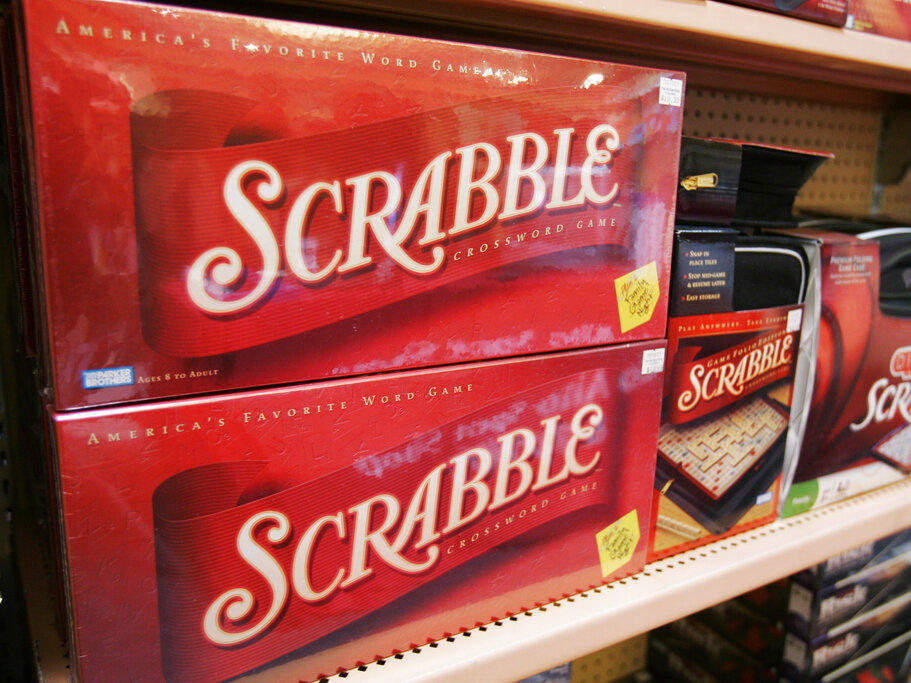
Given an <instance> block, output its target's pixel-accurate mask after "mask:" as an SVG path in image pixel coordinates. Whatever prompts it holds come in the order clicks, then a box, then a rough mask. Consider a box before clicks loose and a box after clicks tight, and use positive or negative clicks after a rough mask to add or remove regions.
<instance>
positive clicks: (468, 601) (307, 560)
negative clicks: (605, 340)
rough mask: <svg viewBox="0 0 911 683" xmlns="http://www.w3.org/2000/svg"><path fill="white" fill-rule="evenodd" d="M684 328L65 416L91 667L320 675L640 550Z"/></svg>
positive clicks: (70, 534)
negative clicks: (672, 346) (668, 363)
mask: <svg viewBox="0 0 911 683" xmlns="http://www.w3.org/2000/svg"><path fill="white" fill-rule="evenodd" d="M664 351H665V342H664V340H655V341H647V342H636V343H633V344H624V345H616V346H611V347H602V348H598V349H589V350H581V351H570V352H558V353H553V354H546V355H538V356H529V357H524V358H521V359H507V360H497V361H487V362H481V363H473V364H462V365H452V366H447V367H445V368H437V369H421V370H410V371H404V372H398V373H386V374H381V375H371V376H365V377H361V378H353V379H341V380H333V381H328V382H322V383H308V384H302V385H296V386H290V387H285V388H277V389H267V390H259V391H254V392H237V393H232V394H222V395H218V396H212V397H205V398H189V399H180V400H176V401H158V402H152V403H146V404H141V405H137V406H132V407H130V406H126V407H117V408H103V409H93V410H88V411H76V412H69V413H57V414H54V415H53V428H54V433H55V439H56V462H57V467H58V470H59V488H60V498H61V504H62V523H63V537H64V541H65V549H66V566H67V567H68V577H67V581H68V592H69V595H70V596H71V598H70V599H71V622H72V629H73V633H72V641H71V642H72V645H73V647H74V650H75V656H74V657H73V661H74V662H75V663H76V664H77V665H78V669H79V671H78V673H79V675H80V678H81V679H84V680H121V679H122V678H123V676H124V672H129V678H130V679H131V680H136V681H154V680H161V679H162V678H165V679H167V680H179V681H186V680H194V681H195V680H224V679H229V678H230V679H232V680H235V677H238V676H242V675H243V676H252V677H254V678H255V677H257V676H258V677H259V679H260V680H268V681H275V680H313V679H315V678H317V677H319V675H321V674H333V673H335V672H336V671H337V670H339V669H346V668H350V667H353V666H356V665H358V664H359V663H362V662H369V661H373V660H374V659H376V658H380V657H387V656H392V654H393V653H394V652H396V651H401V650H407V649H410V648H413V647H416V646H419V645H421V644H423V643H426V642H427V641H429V640H433V639H437V638H442V637H444V636H447V635H450V634H454V633H458V632H459V631H461V630H463V629H467V628H473V627H474V626H476V625H479V624H484V623H487V622H490V621H492V620H495V619H500V618H505V617H506V616H508V615H511V614H514V613H518V612H522V611H525V610H528V609H532V608H534V607H535V606H537V605H540V604H543V603H547V602H549V601H552V600H555V599H559V598H562V597H564V596H567V595H571V594H573V593H576V592H578V591H580V590H587V589H589V588H591V587H594V586H598V585H600V584H602V583H604V582H607V581H611V580H614V579H617V578H620V577H624V576H627V575H630V574H633V573H635V572H637V571H640V570H641V568H642V567H643V564H644V561H645V554H646V544H647V536H648V529H649V522H650V520H649V515H650V511H651V492H652V485H653V481H654V463H655V446H656V438H657V431H658V413H659V406H660V400H661V385H662V370H663V361H664Z"/></svg>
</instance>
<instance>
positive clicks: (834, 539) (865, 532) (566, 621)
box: [329, 479, 911, 683]
mask: <svg viewBox="0 0 911 683" xmlns="http://www.w3.org/2000/svg"><path fill="white" fill-rule="evenodd" d="M909 526H911V479H906V480H904V481H901V482H898V483H897V484H893V485H892V486H889V487H886V488H884V489H880V490H878V491H874V492H871V493H868V494H865V495H862V496H858V497H857V498H853V499H851V500H848V501H844V502H842V503H838V504H835V505H832V506H830V507H827V508H822V509H820V510H818V511H812V512H809V513H806V514H804V515H800V516H798V517H792V518H791V519H788V520H782V521H778V522H775V523H773V524H770V525H767V526H764V527H761V528H759V529H756V530H754V531H750V532H747V533H744V534H740V535H738V536H734V537H731V538H729V539H726V540H724V541H719V542H717V543H714V544H712V545H709V546H705V547H703V548H699V549H697V550H694V551H691V552H687V553H682V554H680V555H676V556H674V557H672V558H668V559H667V560H662V561H660V562H656V563H653V564H651V565H648V566H647V567H646V569H645V571H644V572H643V573H641V574H637V575H636V576H634V577H631V578H629V579H625V580H623V581H620V582H617V583H614V584H611V585H610V586H605V587H602V588H599V589H596V590H593V591H586V592H585V593H581V594H579V595H577V596H574V597H573V598H569V599H564V600H560V601H558V602H557V603H552V604H551V605H545V606H544V607H543V608H538V609H535V610H532V611H530V612H525V613H523V614H520V615H518V616H517V617H514V618H513V619H505V620H503V621H502V622H498V623H499V624H501V625H496V624H489V625H487V626H484V627H480V628H475V629H472V630H470V631H467V632H466V633H467V634H469V635H466V633H463V634H460V635H458V636H454V637H452V638H450V639H444V640H441V641H438V642H437V643H435V644H434V645H428V646H424V647H421V648H419V650H420V651H419V652H415V651H411V652H407V653H405V654H403V655H401V658H400V659H396V658H390V659H387V660H385V662H384V664H378V663H373V664H370V665H368V666H366V667H363V670H359V669H354V670H351V671H349V672H346V673H345V674H340V675H336V676H333V677H332V678H331V679H329V680H330V681H331V683H342V681H345V683H386V682H393V681H395V682H398V681H421V682H429V681H485V683H493V682H495V681H515V680H518V679H521V678H523V677H525V676H530V675H532V674H535V673H538V672H540V671H544V670H546V669H548V668H550V667H553V666H556V665H557V664H560V663H562V662H565V661H569V660H572V659H576V658H578V657H581V656H584V655H586V654H589V653H591V652H594V651H595V650H598V649H600V648H604V647H607V646H609V645H612V644H615V643H619V642H621V641H624V640H626V639H627V638H630V637H633V636H635V635H637V634H639V633H643V632H645V631H648V630H650V629H652V628H656V627H658V626H661V625H663V624H665V623H667V622H669V621H673V620H674V619H677V618H679V617H682V616H685V615H687V614H691V613H693V612H696V611H698V610H700V609H702V608H704V607H708V606H710V605H713V604H715V603H718V602H721V601H723V600H727V599H729V598H731V597H734V596H735V595H739V594H741V593H744V592H746V591H748V590H751V589H753V588H756V587H758V586H761V585H764V584H766V583H769V582H771V581H774V580H776V579H779V578H782V577H784V576H788V575H789V574H792V573H794V572H796V571H799V570H801V569H803V568H805V567H808V566H810V565H812V564H816V563H818V562H821V561H822V560H824V559H825V558H827V557H829V556H831V555H834V554H836V553H839V552H841V551H843V550H847V549H849V548H852V547H854V546H857V545H860V544H861V543H864V542H866V541H871V540H874V539H876V538H879V537H881V536H885V535H887V534H890V533H894V532H896V531H900V530H901V529H903V528H906V527H909ZM482 629H483V630H482Z"/></svg>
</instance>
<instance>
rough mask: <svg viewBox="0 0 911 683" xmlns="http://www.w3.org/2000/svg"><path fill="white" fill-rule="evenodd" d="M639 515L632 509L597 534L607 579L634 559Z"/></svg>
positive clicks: (603, 572) (603, 573) (602, 574)
mask: <svg viewBox="0 0 911 683" xmlns="http://www.w3.org/2000/svg"><path fill="white" fill-rule="evenodd" d="M639 537H640V534H639V515H638V514H636V511H635V510H630V511H629V512H627V513H626V514H625V515H623V516H622V517H621V518H620V519H618V520H617V521H616V522H614V523H613V524H611V525H610V526H609V527H606V528H604V529H602V530H601V531H599V532H598V533H597V534H595V541H596V542H597V543H598V557H599V558H600V559H601V576H603V577H604V578H605V579H606V578H607V577H608V576H610V575H611V574H613V573H614V572H615V571H617V570H618V569H620V567H622V566H624V565H625V564H627V563H628V562H629V561H630V560H632V559H633V553H635V552H636V546H637V545H639Z"/></svg>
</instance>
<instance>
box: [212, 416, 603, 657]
mask: <svg viewBox="0 0 911 683" xmlns="http://www.w3.org/2000/svg"><path fill="white" fill-rule="evenodd" d="M604 416H605V412H604V409H603V408H602V407H601V406H600V405H598V404H597V403H588V404H586V405H583V406H582V407H580V408H579V409H578V410H576V411H575V413H574V414H573V415H572V417H571V418H570V420H569V424H568V429H566V430H565V431H563V429H558V427H559V423H560V421H561V415H559V414H557V415H553V416H552V417H547V418H545V419H544V420H542V421H541V422H540V428H541V433H540V435H539V436H536V434H535V432H534V431H532V430H531V429H528V428H524V427H522V428H518V429H514V430H512V431H509V432H506V433H504V434H501V435H499V436H498V437H497V438H496V441H497V443H499V459H498V460H497V459H495V458H494V457H493V455H492V453H491V451H490V450H488V449H487V448H483V447H474V448H470V449H468V450H466V451H464V452H462V453H460V454H459V455H456V456H455V457H453V458H451V459H450V460H448V461H447V462H443V463H440V464H439V465H437V466H436V467H434V468H433V469H431V470H430V471H429V472H427V473H426V474H425V475H424V477H423V478H422V479H421V481H420V482H419V483H418V484H417V486H416V487H415V488H414V490H413V492H412V493H411V495H410V499H409V500H408V501H407V503H405V504H404V505H403V504H402V503H403V501H404V499H405V496H402V500H400V499H399V497H397V496H396V495H393V494H391V493H381V494H378V495H373V496H371V497H369V498H366V499H364V500H362V501H360V502H357V503H356V504H354V505H351V506H347V505H346V506H345V508H347V509H341V510H332V509H331V508H329V511H328V514H325V515H323V516H320V517H318V518H317V519H305V520H294V519H290V518H289V516H288V515H287V514H285V513H284V512H282V510H280V509H267V510H262V511H260V512H257V513H255V514H253V515H250V516H249V517H247V518H246V520H245V521H244V522H243V523H242V524H241V526H240V529H239V530H238V531H237V532H236V536H235V537H234V538H235V541H234V542H235V549H236V552H237V555H238V556H239V557H240V558H241V559H242V560H243V562H244V563H246V565H248V566H249V567H250V568H251V569H252V570H253V571H255V572H256V573H257V574H258V575H259V576H260V577H261V579H262V582H265V584H266V585H267V586H268V593H267V594H265V595H259V596H254V592H253V590H252V589H251V588H249V587H246V586H234V587H231V588H230V589H228V590H226V591H225V592H223V593H221V594H220V595H218V597H216V598H215V599H214V600H213V601H212V602H211V603H210V604H209V605H208V607H207V608H206V610H205V613H204V615H203V618H202V620H201V628H202V631H203V634H204V635H205V638H206V639H207V640H208V642H210V643H212V644H214V645H216V646H220V647H225V648H231V647H235V646H238V645H243V644H246V643H248V642H250V641H251V640H253V639H255V638H257V637H258V636H260V635H261V634H263V633H264V632H265V631H266V630H267V629H269V628H270V627H271V626H272V625H273V624H275V623H276V622H277V621H278V620H279V619H280V618H281V616H282V614H284V613H285V611H286V608H288V603H289V600H291V599H292V592H293V594H294V595H295V596H296V597H297V598H298V599H299V600H301V601H303V602H304V603H306V604H314V603H321V602H323V601H327V600H331V599H332V598H333V596H335V595H337V594H338V593H339V592H343V591H348V590H350V589H352V588H353V587H355V586H358V585H360V584H362V583H363V582H364V581H365V580H367V579H369V577H370V576H371V575H373V574H374V573H375V571H376V570H377V568H378V565H386V566H388V567H391V568H392V569H394V570H396V571H397V572H400V573H401V574H402V575H419V574H424V573H426V572H429V571H430V570H431V569H433V568H434V566H435V565H436V564H437V563H438V561H439V560H440V559H441V557H443V556H445V554H447V553H449V552H450V548H451V547H452V546H450V547H449V548H441V545H444V544H441V540H442V539H444V538H447V537H451V536H452V535H453V534H455V533H456V532H458V531H459V530H464V529H465V528H466V527H467V526H468V525H471V524H472V523H474V522H476V521H478V520H480V519H481V518H482V517H483V516H484V515H485V514H486V513H487V512H490V511H495V510H500V509H506V510H508V509H512V508H507V506H509V505H510V504H512V503H515V502H516V501H519V500H520V499H522V498H523V497H524V496H526V495H527V494H529V493H534V492H539V491H542V490H544V489H550V488H551V487H554V486H556V485H558V484H561V483H564V482H567V481H568V480H570V478H573V477H584V476H586V475H588V474H589V473H591V472H592V471H593V470H595V468H596V467H597V466H598V464H599V461H600V460H601V451H599V450H595V451H594V452H593V453H592V452H591V451H592V450H593V449H592V448H589V449H588V451H589V452H588V453H587V454H585V455H582V454H580V453H579V447H580V445H582V444H584V443H585V442H587V441H590V440H592V439H593V437H595V434H596V432H597V429H598V427H599V425H601V423H602V421H603V420H604ZM561 434H562V436H561ZM560 450H562V453H563V457H562V458H561V457H560V456H559V455H557V456H555V453H559V451H560ZM533 456H534V457H533ZM560 460H562V465H560V464H559V461H560ZM444 474H445V475H446V476H445V477H444ZM489 480H490V481H489ZM444 481H445V482H446V483H445V484H444ZM595 484H596V482H588V483H587V485H588V487H591V488H594V487H595ZM583 486H584V485H583ZM556 503H557V501H556V500H555V501H554V502H553V503H550V505H552V506H553V507H558V506H557V504H556ZM537 504H538V506H539V507H541V508H543V507H545V506H546V505H548V499H541V500H539V501H538V503H537ZM542 514H544V513H542ZM488 521H489V523H488V524H487V525H486V526H483V527H482V526H481V525H478V527H477V528H474V527H472V529H473V530H474V531H475V532H476V534H475V535H477V536H487V535H493V534H496V533H499V534H500V535H505V536H507V537H508V536H509V535H510V534H513V535H514V534H516V533H519V531H518V530H516V531H513V529H512V527H517V525H516V524H515V523H512V525H511V528H510V529H509V530H506V529H503V528H502V527H503V526H505V525H507V524H510V522H509V521H507V520H503V521H497V520H496V518H490V519H489V520H488ZM292 538H296V539H297V540H296V546H295V549H294V553H293V557H292V558H291V561H290V566H289V567H285V566H283V565H282V561H281V560H280V559H279V557H278V554H277V553H276V552H274V550H273V549H274V548H278V547H281V546H284V545H287V544H288V543H289V542H290V541H291V539H292ZM453 545H454V544H453ZM319 577H322V578H319ZM256 583H257V584H260V583H261V582H260V581H257V582H256ZM317 584H319V585H317ZM260 615H261V616H260ZM251 619H255V621H254V622H253V623H250V621H251Z"/></svg>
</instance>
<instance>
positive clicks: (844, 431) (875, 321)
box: [782, 229, 911, 516]
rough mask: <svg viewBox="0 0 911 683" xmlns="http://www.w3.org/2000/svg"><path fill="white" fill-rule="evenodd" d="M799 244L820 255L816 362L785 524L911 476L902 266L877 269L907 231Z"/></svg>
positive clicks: (793, 454) (824, 235) (794, 448)
mask: <svg viewBox="0 0 911 683" xmlns="http://www.w3.org/2000/svg"><path fill="white" fill-rule="evenodd" d="M793 234H794V235H795V236H796V237H798V238H801V239H803V240H805V242H804V244H805V247H806V248H807V249H808V250H810V251H814V252H816V255H815V257H814V259H813V260H814V261H816V262H817V263H818V266H817V267H816V268H815V269H814V273H813V275H812V278H811V279H812V280H814V281H815V282H816V285H815V286H816V287H818V300H817V301H810V300H809V299H808V307H807V316H806V317H807V320H806V323H805V324H806V325H807V326H808V328H807V329H808V331H809V332H810V333H812V334H813V335H814V336H815V339H816V352H815V354H814V355H815V358H816V360H815V365H814V367H813V368H812V370H811V371H810V372H808V373H805V374H800V373H799V375H800V378H801V381H802V383H805V385H806V386H802V387H801V388H800V390H799V394H800V395H802V396H803V405H802V406H795V409H799V410H801V412H802V413H803V421H804V424H803V426H802V429H801V431H802V432H803V434H802V437H801V438H800V439H799V440H796V439H795V440H791V441H789V443H788V461H787V465H786V469H785V472H786V478H785V482H786V486H785V487H783V488H784V490H786V493H785V494H784V497H783V503H782V514H783V515H784V516H790V515H793V514H797V513H799V512H803V511H805V510H809V509H813V508H817V507H820V506H822V505H826V504H828V503H832V502H836V501H839V500H843V499H844V498H848V497H850V496H854V495H857V494H859V493H863V492H865V491H869V490H871V489H874V488H877V487H879V486H884V485H886V484H889V483H892V482H894V481H898V480H899V479H902V478H903V477H905V476H906V475H907V473H908V468H909V466H911V427H909V424H908V423H909V422H911V347H909V346H908V340H909V339H911V316H909V315H908V312H907V311H906V310H905V308H906V307H905V305H904V303H903V300H904V299H903V297H904V293H903V290H904V288H905V284H904V281H903V280H902V277H901V268H900V267H899V266H901V262H900V261H899V262H896V263H894V264H893V263H891V261H892V256H890V257H889V259H887V260H882V261H881V259H880V248H879V242H880V241H883V240H885V241H884V242H883V244H884V245H885V246H884V254H891V255H898V256H900V255H901V253H903V252H902V250H901V246H902V244H906V243H907V242H908V241H909V239H911V230H908V229H889V230H885V231H878V232H876V233H865V234H864V235H863V236H860V237H858V236H851V235H844V234H840V233H829V232H824V231H816V230H797V231H794V233H793ZM881 267H882V270H883V273H884V274H885V275H884V276H883V277H884V278H887V279H883V280H881V278H880V271H881ZM810 387H812V390H810ZM795 394H798V392H795Z"/></svg>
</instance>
